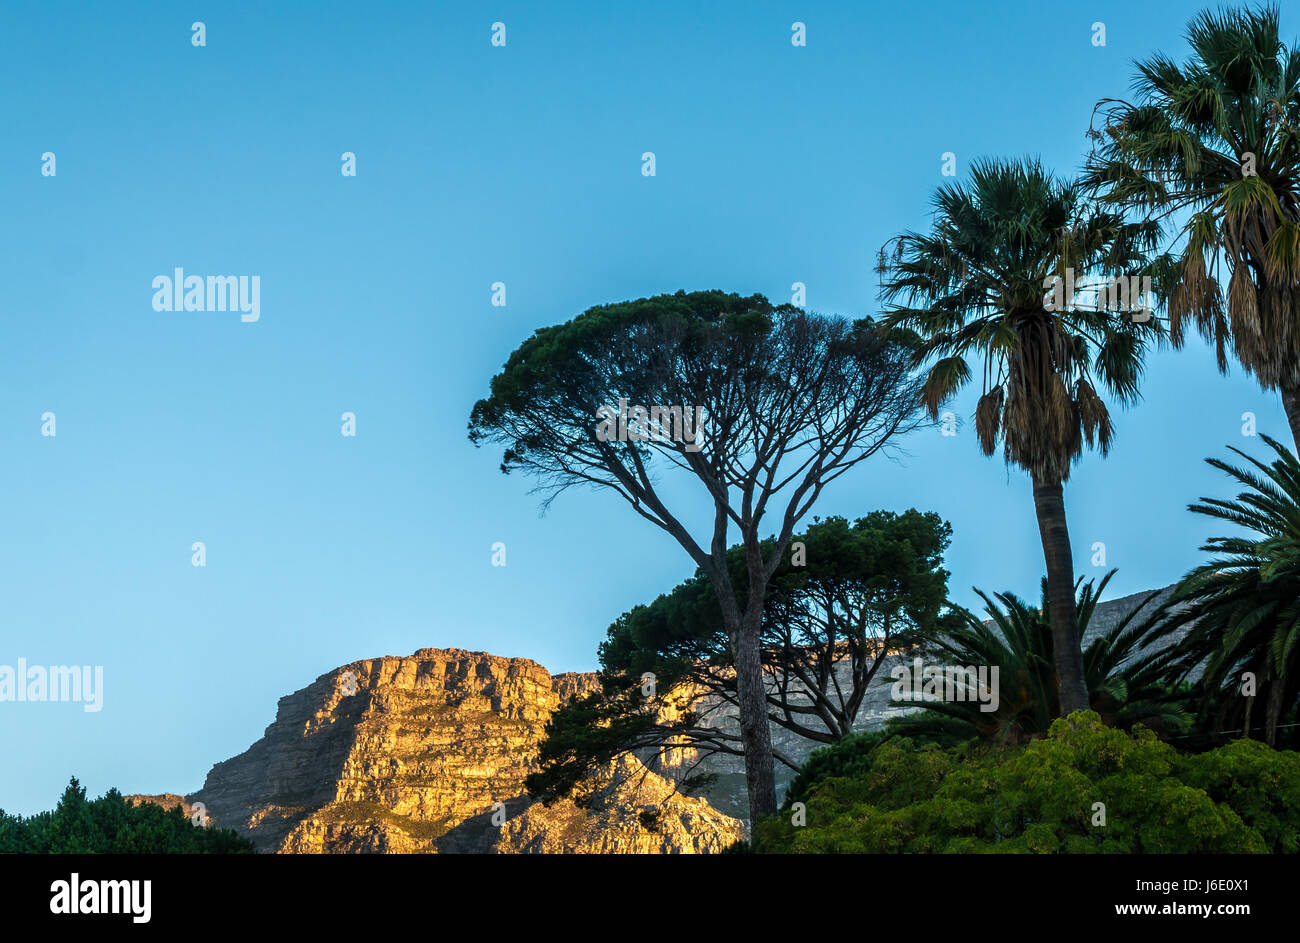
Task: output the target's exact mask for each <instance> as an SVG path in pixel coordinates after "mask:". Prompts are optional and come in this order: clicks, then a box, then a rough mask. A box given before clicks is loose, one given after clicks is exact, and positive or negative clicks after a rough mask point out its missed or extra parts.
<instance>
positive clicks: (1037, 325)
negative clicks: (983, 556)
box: [880, 160, 1160, 714]
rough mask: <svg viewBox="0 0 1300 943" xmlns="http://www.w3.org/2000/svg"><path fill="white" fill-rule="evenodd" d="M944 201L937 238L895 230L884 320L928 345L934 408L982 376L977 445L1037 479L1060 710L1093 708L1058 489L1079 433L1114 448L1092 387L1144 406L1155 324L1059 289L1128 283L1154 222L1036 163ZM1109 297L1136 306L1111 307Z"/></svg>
mask: <svg viewBox="0 0 1300 943" xmlns="http://www.w3.org/2000/svg"><path fill="white" fill-rule="evenodd" d="M934 209H935V215H934V221H933V225H932V227H931V229H930V230H929V231H928V232H925V233H906V234H904V235H902V236H899V237H898V238H897V239H896V240H895V242H894V247H893V248H894V251H893V252H892V254H883V253H882V259H881V266H880V269H881V274H882V283H881V294H882V297H883V298H884V300H885V301H886V302H887V303H890V304H891V307H890V309H889V311H888V313H887V315H886V317H885V318H884V323H885V324H886V325H892V326H901V327H906V328H909V329H912V330H915V331H916V332H917V333H918V334H920V335H921V336H922V337H923V338H924V339H925V340H924V344H923V345H922V347H921V348H920V350H919V352H918V362H922V361H925V360H930V359H931V358H933V361H932V362H931V364H930V367H929V375H928V376H927V378H926V381H925V388H924V391H923V394H922V395H923V398H924V401H925V405H926V408H927V409H928V410H929V411H930V413H931V414H932V415H936V416H937V414H938V410H939V407H940V406H941V405H942V404H943V403H944V402H946V401H947V400H949V399H950V398H951V397H952V396H954V395H955V394H956V393H957V391H958V390H960V389H961V388H962V387H964V386H965V385H966V384H967V383H969V382H971V381H972V380H975V379H976V378H977V377H978V381H979V382H980V384H981V386H982V390H981V396H980V399H979V402H978V405H977V406H976V410H975V435H976V438H977V439H978V441H979V445H980V448H981V450H982V451H983V452H984V454H985V455H992V454H993V453H994V451H996V449H997V445H998V442H999V440H1000V441H1001V442H1002V445H1003V451H1004V455H1005V457H1006V460H1007V462H1008V463H1009V464H1014V465H1018V466H1020V467H1021V468H1023V469H1024V470H1025V471H1027V472H1028V473H1029V476H1030V478H1031V479H1032V481H1033V498H1034V511H1035V513H1036V515H1037V518H1038V527H1039V533H1040V536H1041V538H1042V544H1043V559H1044V562H1045V564H1046V569H1047V582H1048V600H1049V608H1050V610H1051V621H1052V640H1053V655H1054V657H1055V660H1056V672H1057V677H1058V680H1059V689H1060V698H1061V702H1060V704H1061V711H1062V713H1063V714H1070V713H1073V712H1074V711H1076V710H1087V708H1088V690H1087V687H1086V685H1085V683H1084V673H1083V656H1082V653H1081V652H1080V649H1079V636H1078V632H1077V631H1076V627H1077V618H1076V613H1075V601H1074V560H1073V555H1072V553H1071V549H1070V532H1069V528H1068V526H1067V522H1066V517H1065V498H1064V491H1063V487H1062V485H1063V483H1064V482H1065V481H1066V479H1067V478H1068V477H1069V474H1070V467H1071V465H1073V463H1074V462H1076V461H1078V460H1079V458H1080V457H1081V456H1082V454H1083V449H1084V445H1085V443H1086V444H1087V445H1089V446H1095V447H1096V448H1097V449H1098V450H1099V451H1100V452H1101V453H1102V454H1103V455H1105V454H1106V452H1107V451H1108V450H1109V448H1110V443H1111V438H1112V433H1113V425H1112V423H1111V417H1110V412H1109V411H1108V409H1107V407H1106V403H1105V401H1104V400H1103V399H1102V397H1101V395H1100V392H1099V390H1098V387H1101V391H1102V392H1109V393H1110V394H1111V395H1112V396H1114V397H1115V398H1116V399H1118V400H1119V401H1120V402H1124V403H1131V402H1133V401H1135V400H1136V399H1137V398H1138V395H1139V390H1138V383H1139V380H1140V378H1141V375H1142V362H1143V356H1144V351H1145V347H1146V345H1147V342H1148V341H1149V340H1153V339H1156V338H1158V336H1159V334H1160V327H1159V321H1158V320H1157V319H1155V318H1154V317H1153V316H1152V314H1151V313H1150V312H1149V311H1142V310H1139V309H1138V306H1139V305H1140V304H1141V303H1142V302H1141V301H1140V300H1139V299H1137V298H1136V297H1135V295H1136V294H1138V293H1134V292H1132V291H1131V290H1128V289H1127V288H1126V290H1125V291H1123V292H1122V293H1121V292H1120V291H1118V290H1114V291H1113V292H1112V291H1111V290H1110V289H1107V290H1106V291H1103V292H1098V293H1097V296H1096V297H1094V296H1093V294H1092V293H1091V292H1083V291H1080V292H1078V293H1077V294H1074V296H1073V297H1070V295H1071V292H1070V291H1069V289H1068V288H1067V287H1065V286H1069V285H1071V284H1078V285H1079V286H1082V285H1083V284H1084V283H1085V281H1086V280H1087V279H1090V278H1099V279H1118V278H1121V277H1122V278H1123V279H1124V282H1123V283H1120V282H1112V284H1113V285H1120V284H1123V285H1125V286H1127V285H1129V284H1131V281H1130V279H1132V277H1134V276H1140V275H1141V274H1142V273H1143V272H1144V271H1147V270H1148V269H1149V267H1150V266H1151V265H1152V263H1151V262H1150V260H1149V254H1150V253H1153V252H1154V251H1155V245H1156V243H1157V242H1158V240H1159V235H1160V230H1159V227H1158V225H1157V224H1155V223H1154V222H1145V223H1134V224H1130V223H1126V222H1125V221H1124V218H1123V217H1122V216H1121V215H1117V214H1115V213H1112V212H1106V211H1103V210H1101V209H1099V208H1097V207H1096V206H1095V205H1094V204H1092V203H1091V202H1090V201H1089V200H1088V199H1087V198H1086V196H1085V195H1084V193H1083V191H1082V189H1081V187H1080V186H1079V185H1078V184H1077V183H1075V182H1072V181H1066V180H1058V179H1056V178H1054V177H1053V176H1052V175H1051V174H1049V173H1048V172H1046V171H1045V170H1043V168H1042V167H1041V165H1039V164H1038V163H1037V162H1036V161H997V160H994V161H980V162H977V163H976V164H975V165H974V166H973V167H972V169H971V174H970V180H969V182H968V183H964V184H953V185H950V186H945V187H941V188H940V189H939V191H938V192H937V193H936V195H935V197H934ZM1138 284H1139V286H1141V284H1142V283H1141V282H1140V281H1139V282H1138ZM1112 294H1113V295H1114V299H1113V301H1114V303H1115V304H1116V305H1119V304H1120V303H1123V301H1124V298H1125V296H1127V305H1129V306H1132V307H1133V309H1134V310H1124V311H1119V310H1108V309H1107V305H1108V304H1110V303H1111V299H1110V298H1109V297H1108V296H1110V295H1112ZM1148 294H1150V293H1148ZM1149 301H1150V299H1148V303H1149ZM898 302H902V304H899V303H898Z"/></svg>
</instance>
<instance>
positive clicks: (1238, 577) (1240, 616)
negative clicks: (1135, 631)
mask: <svg viewBox="0 0 1300 943" xmlns="http://www.w3.org/2000/svg"><path fill="white" fill-rule="evenodd" d="M1261 438H1263V439H1264V441H1265V442H1267V443H1268V444H1269V446H1270V447H1272V449H1273V451H1274V452H1276V453H1277V460H1276V461H1274V462H1272V463H1271V464H1268V465H1266V464H1264V463H1263V462H1261V461H1258V460H1257V459H1254V458H1251V457H1250V456H1249V455H1247V454H1246V453H1244V452H1242V451H1241V450H1240V449H1235V448H1234V449H1232V451H1233V452H1236V453H1237V454H1238V455H1240V456H1241V457H1242V458H1244V459H1245V460H1246V461H1247V462H1248V463H1249V464H1250V466H1251V467H1237V466H1234V465H1230V464H1228V463H1227V462H1224V461H1221V460H1219V459H1217V458H1209V459H1206V462H1208V463H1209V464H1210V465H1212V466H1214V467H1215V468H1217V469H1219V470H1220V471H1223V472H1226V473H1227V474H1228V475H1229V476H1231V477H1232V478H1233V479H1235V480H1236V481H1237V482H1238V483H1240V484H1241V485H1243V486H1244V487H1245V488H1246V489H1247V490H1246V491H1244V492H1242V493H1241V494H1239V495H1237V497H1236V499H1235V500H1232V501H1224V500H1219V499H1217V498H1201V502H1202V503H1200V504H1193V505H1191V506H1190V510H1192V511H1195V512H1196V513H1197V514H1205V515H1207V516H1209V517H1213V518H1216V519H1218V520H1221V521H1226V522H1228V523H1231V524H1235V525H1238V526H1240V527H1244V528H1247V529H1248V530H1250V531H1253V532H1254V533H1255V535H1257V536H1256V537H1254V538H1252V537H1212V538H1210V540H1209V541H1208V542H1207V543H1206V545H1205V546H1203V547H1202V548H1201V549H1202V550H1205V551H1208V552H1210V553H1215V554H1218V556H1216V557H1215V558H1214V559H1212V560H1210V561H1209V562H1207V563H1205V564H1202V565H1201V566H1199V567H1197V568H1196V569H1194V570H1192V571H1191V572H1190V573H1188V574H1187V575H1186V576H1185V577H1183V579H1182V581H1181V582H1180V583H1179V586H1178V589H1177V590H1176V591H1175V599H1176V600H1178V601H1180V602H1182V603H1184V604H1185V606H1184V607H1180V609H1179V610H1178V611H1177V613H1176V614H1175V615H1174V616H1173V617H1172V619H1173V621H1174V622H1176V623H1179V624H1183V625H1187V624H1189V623H1190V625H1191V628H1190V631H1189V633H1188V636H1187V638H1186V640H1185V641H1184V642H1183V645H1182V648H1183V649H1184V651H1185V655H1184V657H1183V669H1184V671H1185V672H1187V673H1190V672H1191V671H1192V670H1193V669H1194V668H1196V667H1199V666H1202V665H1203V667H1204V673H1203V675H1202V679H1201V680H1202V684H1203V686H1204V687H1205V689H1206V691H1207V692H1208V693H1209V695H1210V697H1211V698H1214V697H1215V695H1219V696H1222V695H1225V694H1226V695H1228V696H1229V700H1228V703H1230V704H1231V703H1242V701H1243V699H1242V698H1241V697H1239V696H1236V695H1238V694H1239V693H1240V692H1241V691H1242V685H1241V675H1242V673H1244V672H1251V673H1252V674H1254V675H1255V677H1256V678H1257V679H1262V683H1261V684H1260V685H1259V691H1260V693H1266V694H1267V698H1266V704H1267V706H1266V709H1265V716H1264V739H1265V742H1267V743H1268V745H1269V746H1272V745H1274V743H1275V742H1276V740H1277V726H1278V720H1279V718H1280V717H1281V716H1282V713H1283V711H1284V710H1285V709H1286V708H1287V707H1288V706H1289V705H1291V704H1293V703H1294V702H1295V700H1296V697H1297V694H1300V683H1298V682H1300V462H1297V461H1296V457H1295V456H1294V455H1293V454H1291V452H1289V451H1288V450H1287V449H1286V447H1285V446H1283V445H1281V444H1280V443H1279V442H1277V441H1275V440H1274V439H1271V438H1269V437H1268V436H1261ZM1242 706H1243V708H1244V720H1243V725H1244V727H1245V734H1246V736H1247V737H1249V736H1250V726H1251V722H1250V718H1251V713H1252V709H1253V707H1254V696H1253V695H1250V696H1248V697H1247V698H1245V699H1244V704H1242Z"/></svg>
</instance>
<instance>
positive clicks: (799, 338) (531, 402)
mask: <svg viewBox="0 0 1300 943" xmlns="http://www.w3.org/2000/svg"><path fill="white" fill-rule="evenodd" d="M914 345H915V337H914V335H910V334H905V333H901V332H896V333H895V334H892V335H887V334H885V333H882V332H881V331H880V330H879V329H878V327H877V326H876V325H875V324H874V323H872V322H871V321H869V320H868V321H861V322H857V323H850V322H848V321H847V320H845V319H843V318H836V317H822V316H817V315H812V314H808V313H805V312H804V311H802V310H800V309H798V308H795V307H792V306H788V305H773V304H771V303H770V302H769V301H768V300H767V299H766V298H764V297H763V296H761V295H752V296H749V297H741V296H739V295H735V294H727V293H724V292H720V291H705V292H694V293H689V294H688V293H685V292H678V293H676V294H673V295H659V296H656V297H652V298H643V299H639V300H636V301H629V302H622V303H619V304H610V305H602V306H598V307H594V308H591V309H589V310H588V311H586V312H585V313H583V314H581V315H579V316H578V317H576V318H574V319H573V320H571V321H569V322H567V323H564V324H560V325H556V326H553V327H547V328H542V329H541V330H539V331H537V332H536V333H535V334H534V335H533V336H532V337H531V338H529V339H528V340H527V341H525V342H524V343H523V344H522V345H521V346H520V347H519V349H517V350H516V351H515V352H514V353H513V354H511V356H510V359H509V360H508V361H507V363H506V364H505V367H504V368H503V369H502V371H501V373H499V374H498V375H497V376H496V377H494V378H493V380H492V385H491V395H489V396H488V397H487V398H486V399H483V400H480V401H479V402H478V403H477V404H475V406H474V409H473V412H472V414H471V416H470V422H469V436H470V439H471V440H472V441H474V442H475V443H476V444H477V443H483V442H491V443H495V444H497V445H500V446H503V447H504V457H503V460H502V463H501V469H502V471H504V472H507V473H509V472H511V471H515V470H519V471H523V472H525V473H527V474H529V475H531V476H534V477H535V478H536V479H538V481H539V483H540V487H541V489H542V490H544V491H545V492H547V498H546V503H547V504H549V503H550V502H551V501H552V500H554V498H555V497H556V495H558V494H559V493H560V492H562V491H564V490H566V489H568V488H570V487H572V486H574V485H591V486H595V487H598V488H607V489H609V490H611V491H613V492H614V493H615V494H617V495H619V496H620V497H622V498H623V499H624V500H626V501H627V503H628V504H629V505H630V506H631V508H632V510H633V511H635V512H636V514H638V515H639V516H640V517H642V518H644V519H645V520H646V521H648V522H650V523H651V524H653V525H654V526H656V527H659V528H662V529H663V530H664V531H666V532H667V533H669V534H671V535H672V537H673V538H674V539H675V540H677V542H678V543H679V544H680V545H681V546H682V547H683V548H684V549H685V550H686V552H687V553H688V554H689V555H690V557H691V559H692V560H693V561H694V562H695V564H696V565H697V566H698V567H699V568H700V569H701V570H703V571H704V572H705V573H706V574H707V575H708V577H709V580H710V582H711V585H712V586H713V588H714V591H715V592H716V594H717V597H718V603H719V608H720V610H721V615H722V620H723V625H724V628H725V631H726V636H727V639H728V642H729V644H730V647H731V654H732V659H733V661H734V667H735V672H736V699H737V707H738V711H739V718H740V735H741V740H742V744H743V750H744V761H745V775H746V787H747V792H748V796H749V804H750V814H751V816H752V817H753V819H755V820H757V819H758V818H759V817H761V816H763V815H767V814H771V813H773V812H775V811H776V788H775V779H774V770H773V765H772V764H773V760H772V743H771V734H770V731H769V729H768V721H767V697H766V690H765V685H764V679H763V673H762V664H761V657H760V635H761V628H762V617H763V611H764V602H765V598H766V594H767V588H768V585H769V581H770V580H771V578H772V575H773V574H774V573H775V572H776V570H777V568H778V567H779V566H780V565H781V562H782V560H783V558H784V556H785V554H786V553H787V550H788V546H789V542H790V537H791V535H792V534H793V533H794V532H795V527H796V525H797V524H798V523H799V521H800V520H801V519H802V518H803V517H804V516H805V515H806V514H808V512H809V510H810V509H811V508H812V507H813V505H814V503H815V502H816V501H817V499H818V498H819V497H820V496H821V494H822V491H823V489H824V488H826V486H827V485H829V484H830V483H831V482H832V481H834V480H835V479H837V478H839V477H840V476H842V475H844V474H845V473H847V472H848V471H850V470H851V469H852V468H853V467H854V466H855V465H857V464H858V463H859V462H862V461H863V460H865V459H867V458H868V457H870V456H871V455H873V454H876V453H878V452H880V451H881V450H883V449H885V448H887V445H888V443H889V442H890V440H891V439H892V438H893V437H894V436H896V435H899V434H901V433H905V432H907V431H909V430H910V429H911V428H912V427H913V426H914V425H915V424H916V423H917V422H919V421H921V420H922V417H921V415H920V411H919V407H918V391H919V382H918V381H917V380H916V379H915V378H914V377H913V374H912V372H911V369H910V363H911V358H912V354H913V352H914ZM662 475H673V476H677V477H680V478H686V479H694V480H695V481H696V482H697V483H698V486H699V489H700V493H701V494H702V495H703V496H704V497H705V498H706V500H707V502H708V504H707V506H709V507H711V513H707V514H706V515H705V519H701V520H698V521H696V520H693V519H692V518H691V517H688V516H686V513H685V512H684V511H683V510H682V508H681V507H678V508H677V509H676V510H674V509H673V508H670V507H669V506H668V501H667V500H666V498H665V496H664V494H663V493H662V490H661V488H660V487H659V482H660V479H661V476H662ZM765 533H767V534H769V535H770V536H771V537H772V542H771V544H770V549H767V550H765V548H764V546H763V537H764V534H765ZM733 536H734V537H735V538H736V541H737V542H739V543H740V544H741V545H742V546H743V547H744V548H745V551H744V552H745V572H746V581H747V583H746V591H745V593H744V596H743V598H742V597H740V596H739V595H738V594H737V591H736V587H735V586H734V585H733V581H732V578H731V573H730V571H729V569H728V566H727V548H728V547H729V546H730V545H731V543H732V542H733V541H732V539H731V538H732V537H733Z"/></svg>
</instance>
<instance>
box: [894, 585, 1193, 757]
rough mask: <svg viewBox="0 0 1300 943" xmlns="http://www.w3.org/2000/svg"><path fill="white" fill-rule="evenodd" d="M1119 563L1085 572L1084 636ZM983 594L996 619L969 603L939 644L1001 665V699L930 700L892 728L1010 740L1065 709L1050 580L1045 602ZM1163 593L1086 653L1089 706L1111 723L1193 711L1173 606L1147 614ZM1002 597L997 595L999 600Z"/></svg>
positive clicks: (1181, 724) (959, 658) (1185, 722)
mask: <svg viewBox="0 0 1300 943" xmlns="http://www.w3.org/2000/svg"><path fill="white" fill-rule="evenodd" d="M1114 575H1115V571H1114V570H1111V571H1110V572H1108V573H1107V574H1106V575H1105V576H1103V577H1102V578H1101V582H1100V583H1098V584H1097V585H1096V586H1095V587H1094V586H1093V583H1092V581H1091V580H1089V581H1088V582H1086V583H1085V582H1083V580H1082V579H1080V580H1079V582H1078V584H1077V585H1076V588H1077V590H1078V599H1077V602H1076V604H1075V606H1076V610H1077V612H1078V616H1079V629H1078V631H1079V639H1080V640H1082V639H1083V638H1084V636H1085V635H1086V634H1087V632H1088V626H1089V625H1090V623H1091V622H1092V618H1093V614H1094V613H1095V611H1096V608H1097V602H1098V600H1099V599H1100V597H1101V594H1102V592H1103V591H1105V589H1106V584H1107V583H1109V582H1110V580H1111V577H1112V576H1114ZM976 592H977V593H979V596H980V598H981V599H983V600H984V605H985V612H987V613H988V619H987V620H981V619H980V618H978V617H977V616H975V615H974V614H972V613H966V614H965V615H966V622H965V624H964V625H962V626H961V627H960V628H958V629H956V630H955V631H953V632H951V633H950V634H949V635H948V637H947V638H945V639H943V640H942V641H940V642H938V643H937V644H936V645H935V647H936V649H937V653H936V654H938V655H939V657H945V658H950V659H952V661H951V662H950V663H951V664H955V665H997V666H999V672H998V707H997V710H994V711H984V710H982V709H981V708H982V707H983V706H985V705H981V704H979V703H977V702H975V701H938V702H934V703H926V704H923V705H922V706H923V707H924V710H923V711H921V712H918V713H916V714H910V715H908V716H906V717H902V718H898V719H897V720H892V721H890V722H889V724H888V726H887V728H886V729H887V731H888V732H890V733H898V734H901V735H904V736H915V735H929V736H937V737H940V738H942V739H947V740H967V739H970V738H971V737H976V736H977V737H980V738H982V739H986V740H994V741H998V742H1003V743H1020V742H1024V741H1026V740H1030V739H1033V738H1034V737H1039V736H1042V735H1043V734H1045V733H1047V729H1048V727H1050V726H1051V723H1052V719H1053V718H1054V717H1056V716H1057V715H1058V713H1059V699H1060V695H1059V692H1058V690H1057V685H1056V673H1055V671H1054V670H1053V657H1052V645H1053V639H1052V629H1051V625H1050V623H1049V621H1048V619H1047V617H1046V610H1047V602H1048V600H1047V581H1046V580H1044V581H1043V598H1042V608H1039V609H1035V608H1033V607H1031V606H1030V605H1029V604H1028V603H1026V602H1025V601H1024V600H1022V599H1021V598H1020V597H1018V596H1016V595H1015V594H1014V593H997V594H996V595H995V596H994V598H993V599H990V598H989V597H988V596H987V595H986V594H985V593H984V592H983V591H981V590H978V589H977V590H976ZM1157 595H1158V592H1157V593H1151V594H1150V595H1148V596H1147V597H1146V598H1144V599H1143V600H1141V601H1140V602H1139V603H1138V604H1137V605H1136V606H1135V607H1134V608H1133V609H1132V610H1131V611H1129V612H1128V613H1126V614H1125V615H1124V617H1123V618H1122V619H1120V620H1119V621H1118V622H1116V623H1115V625H1113V626H1111V627H1110V628H1109V629H1106V630H1105V631H1104V632H1101V633H1099V634H1098V635H1097V636H1096V637H1095V638H1094V639H1093V640H1092V641H1091V642H1090V643H1089V644H1088V647H1087V649H1086V650H1085V651H1084V653H1083V663H1084V681H1085V683H1086V685H1087V688H1088V699H1089V706H1090V707H1091V708H1092V709H1093V710H1095V711H1096V712H1097V713H1098V714H1100V715H1101V718H1102V720H1103V721H1105V722H1106V723H1107V724H1109V725H1111V726H1116V727H1123V728H1125V729H1127V728H1131V727H1132V726H1133V725H1134V724H1136V723H1141V724H1144V725H1146V726H1147V727H1151V728H1153V729H1156V730H1160V731H1163V732H1172V731H1180V730H1183V729H1185V728H1186V727H1188V726H1189V721H1190V718H1189V716H1188V715H1187V714H1186V712H1185V711H1184V710H1183V708H1182V706H1181V704H1180V700H1181V698H1180V696H1179V694H1178V692H1176V690H1175V688H1174V685H1173V684H1171V683H1170V679H1171V677H1172V676H1173V675H1174V674H1175V672H1174V671H1173V670H1171V668H1170V664H1171V662H1173V661H1174V660H1175V659H1176V658H1177V656H1178V655H1179V654H1180V652H1179V651H1178V650H1176V649H1173V648H1172V647H1171V646H1169V645H1168V644H1167V643H1165V644H1160V643H1161V641H1162V640H1163V639H1164V638H1166V636H1167V635H1168V634H1169V632H1170V631H1171V628H1170V626H1169V624H1168V623H1167V622H1166V621H1165V620H1164V614H1165V610H1166V607H1165V606H1160V607H1157V608H1156V609H1155V610H1154V611H1153V612H1151V613H1150V614H1147V615H1143V611H1144V610H1145V609H1146V607H1147V605H1148V603H1150V602H1151V601H1152V600H1153V599H1155V597H1156V596H1157ZM995 600H996V601H995Z"/></svg>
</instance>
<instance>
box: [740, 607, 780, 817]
mask: <svg viewBox="0 0 1300 943" xmlns="http://www.w3.org/2000/svg"><path fill="white" fill-rule="evenodd" d="M751 621H753V620H751V619H750V618H745V619H744V620H743V621H742V622H741V626H740V631H739V632H738V633H736V635H735V636H734V637H733V639H732V645H731V649H732V657H733V658H734V659H735V662H736V700H737V701H738V702H739V703H738V706H739V710H740V737H741V741H742V743H743V744H744V747H745V788H746V791H747V792H748V793H749V822H750V827H751V828H752V827H753V826H754V824H755V823H757V822H758V820H759V819H761V818H763V817H765V816H768V815H773V814H775V813H776V776H775V773H774V771H773V769H772V731H771V728H770V727H769V726H768V722H767V691H766V689H765V688H764V685H763V664H762V659H761V657H760V651H759V625H757V624H756V625H750V624H749V623H750V622H751Z"/></svg>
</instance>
